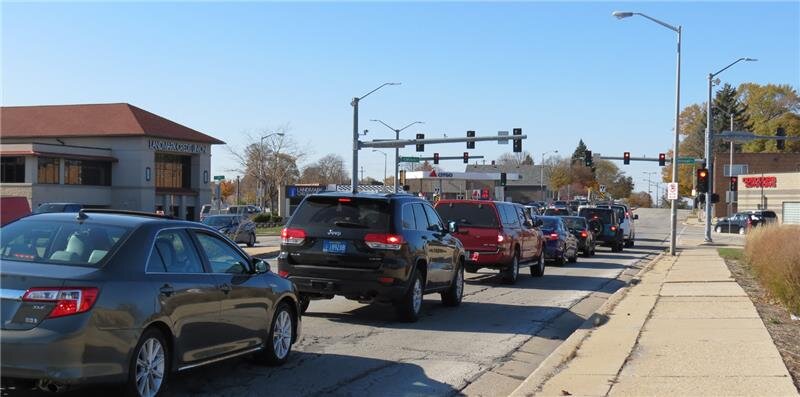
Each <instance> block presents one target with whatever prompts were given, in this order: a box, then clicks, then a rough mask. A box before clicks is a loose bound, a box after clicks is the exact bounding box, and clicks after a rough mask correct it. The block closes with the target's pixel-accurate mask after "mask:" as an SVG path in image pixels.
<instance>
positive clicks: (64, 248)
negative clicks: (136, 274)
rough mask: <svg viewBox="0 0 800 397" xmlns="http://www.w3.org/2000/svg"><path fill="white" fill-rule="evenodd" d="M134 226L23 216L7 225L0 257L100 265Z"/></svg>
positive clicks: (17, 259)
mask: <svg viewBox="0 0 800 397" xmlns="http://www.w3.org/2000/svg"><path fill="white" fill-rule="evenodd" d="M129 231H130V228H126V227H121V226H112V225H105V224H97V223H89V222H84V223H78V222H77V221H47V222H44V221H37V220H32V219H23V220H19V221H17V222H14V223H11V224H8V225H6V226H4V227H3V233H2V235H0V257H2V258H3V259H8V260H14V261H22V262H38V263H49V264H54V265H79V266H97V264H98V263H99V262H100V261H101V260H102V259H103V258H105V257H106V255H108V253H109V252H111V251H113V250H114V248H116V246H117V245H119V244H120V242H121V241H122V240H123V239H124V237H125V235H126V234H127V233H128V232H129Z"/></svg>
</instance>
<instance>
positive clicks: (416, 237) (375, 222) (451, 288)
mask: <svg viewBox="0 0 800 397" xmlns="http://www.w3.org/2000/svg"><path fill="white" fill-rule="evenodd" d="M457 231H458V230H457V226H456V225H455V223H449V224H445V223H444V222H443V221H442V219H441V218H440V217H439V215H438V214H437V213H436V210H434V209H433V207H431V205H430V204H429V203H428V202H427V201H426V200H424V199H422V198H419V197H415V196H411V195H408V194H391V193H388V194H368V193H358V194H352V193H335V192H331V193H320V194H314V195H310V196H307V197H306V198H305V199H304V200H303V201H302V202H301V203H300V205H299V206H298V207H297V209H296V210H295V212H294V214H293V215H292V217H291V218H290V219H289V222H288V223H287V224H286V227H285V228H284V229H283V230H282V231H281V253H280V256H279V257H278V272H279V274H280V275H281V276H282V277H285V278H288V279H289V280H291V281H293V282H294V283H295V284H296V285H297V287H298V288H299V290H300V293H301V295H302V299H303V307H304V309H305V308H307V307H308V304H309V300H313V299H331V298H333V297H334V296H335V295H340V296H344V297H345V298H347V299H353V300H358V301H362V302H386V303H392V304H393V305H394V307H395V309H396V311H397V314H398V317H399V318H400V319H401V320H403V321H416V320H417V319H418V318H419V314H420V309H421V308H422V300H423V298H422V297H423V294H428V293H436V292H438V293H440V294H441V297H442V303H444V304H445V305H447V306H458V305H459V304H460V303H461V297H462V294H463V292H464V261H465V256H464V247H463V246H462V245H461V242H460V241H459V240H458V239H457V238H456V237H454V235H453V234H454V233H455V232H457Z"/></svg>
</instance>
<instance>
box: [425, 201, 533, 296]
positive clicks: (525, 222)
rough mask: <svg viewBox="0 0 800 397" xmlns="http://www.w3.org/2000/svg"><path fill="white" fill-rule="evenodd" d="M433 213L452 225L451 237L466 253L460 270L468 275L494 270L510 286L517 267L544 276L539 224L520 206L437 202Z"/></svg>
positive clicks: (471, 202) (517, 272)
mask: <svg viewBox="0 0 800 397" xmlns="http://www.w3.org/2000/svg"><path fill="white" fill-rule="evenodd" d="M436 211H437V212H439V215H441V216H442V218H444V219H445V220H446V221H447V222H455V223H456V224H457V225H458V232H457V233H456V234H455V236H456V237H458V239H459V240H461V243H462V244H464V249H465V250H466V252H467V254H466V258H467V260H466V264H465V265H464V268H465V269H466V270H467V271H468V272H471V273H474V272H477V271H478V270H479V269H481V268H489V269H497V270H499V271H500V272H501V273H502V275H503V281H505V282H506V283H509V284H513V283H515V282H516V281H517V278H518V277H519V268H520V266H528V267H530V271H531V275H532V276H534V277H541V276H542V275H544V256H543V255H542V249H543V247H544V239H543V237H542V232H541V230H539V229H538V226H539V224H540V222H539V221H538V217H537V218H533V217H531V216H530V214H528V212H527V211H525V207H523V206H522V205H520V204H512V203H505V202H499V201H478V200H440V201H439V202H438V203H436Z"/></svg>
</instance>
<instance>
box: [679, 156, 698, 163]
mask: <svg viewBox="0 0 800 397" xmlns="http://www.w3.org/2000/svg"><path fill="white" fill-rule="evenodd" d="M694 163H695V160H694V159H693V158H691V157H678V164H694Z"/></svg>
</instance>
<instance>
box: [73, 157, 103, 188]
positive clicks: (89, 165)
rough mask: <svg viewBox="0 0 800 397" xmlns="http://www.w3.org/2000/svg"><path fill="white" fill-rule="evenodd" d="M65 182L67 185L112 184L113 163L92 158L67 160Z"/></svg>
mask: <svg viewBox="0 0 800 397" xmlns="http://www.w3.org/2000/svg"><path fill="white" fill-rule="evenodd" d="M64 183H65V184H67V185H94V186H111V163H110V162H107V161H92V160H65V161H64Z"/></svg>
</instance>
